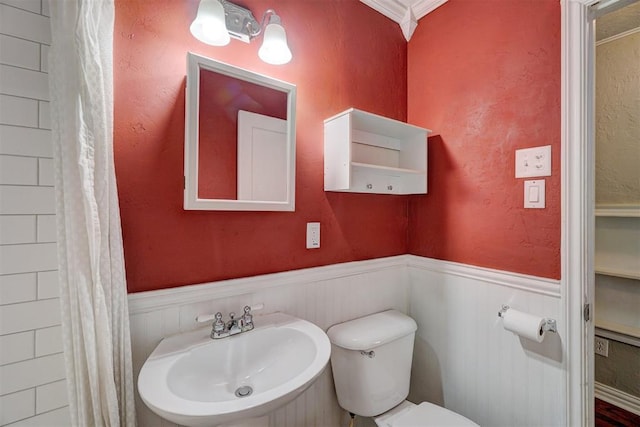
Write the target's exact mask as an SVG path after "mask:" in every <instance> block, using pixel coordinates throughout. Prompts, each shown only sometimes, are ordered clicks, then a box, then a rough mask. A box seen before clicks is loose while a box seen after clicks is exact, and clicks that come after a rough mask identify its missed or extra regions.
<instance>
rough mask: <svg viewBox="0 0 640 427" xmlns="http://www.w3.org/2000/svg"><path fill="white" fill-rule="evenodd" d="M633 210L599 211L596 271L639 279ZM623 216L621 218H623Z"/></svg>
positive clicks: (638, 227) (639, 243) (639, 232)
mask: <svg viewBox="0 0 640 427" xmlns="http://www.w3.org/2000/svg"><path fill="white" fill-rule="evenodd" d="M635 211H636V210H635V209H633V208H628V207H626V208H624V209H618V208H616V209H615V210H611V209H609V208H608V209H607V210H601V211H600V213H603V212H607V215H599V216H596V221H595V253H594V261H595V268H594V270H595V272H596V273H597V274H604V275H606V276H616V277H624V278H627V279H636V280H640V217H637V216H635ZM623 214H624V215H623Z"/></svg>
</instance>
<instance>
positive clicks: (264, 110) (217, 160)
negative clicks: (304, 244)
mask: <svg viewBox="0 0 640 427" xmlns="http://www.w3.org/2000/svg"><path fill="white" fill-rule="evenodd" d="M295 106H296V87H295V85H293V84H290V83H287V82H284V81H281V80H277V79H274V78H271V77H268V76H265V75H262V74H258V73H254V72H252V71H248V70H245V69H242V68H238V67H235V66H232V65H229V64H225V63H223V62H219V61H216V60H213V59H210V58H206V57H204V56H200V55H196V54H194V53H191V52H189V53H187V87H186V108H185V144H184V179H185V183H184V209H186V210H228V211H294V210H295V157H296V155H295V135H296V129H295V128H296V111H295Z"/></svg>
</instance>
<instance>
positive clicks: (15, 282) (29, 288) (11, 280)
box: [0, 273, 37, 305]
mask: <svg viewBox="0 0 640 427" xmlns="http://www.w3.org/2000/svg"><path fill="white" fill-rule="evenodd" d="M36 277H37V276H36V273H24V274H9V275H5V276H0V305H5V304H16V303H20V302H27V301H34V300H35V299H36Z"/></svg>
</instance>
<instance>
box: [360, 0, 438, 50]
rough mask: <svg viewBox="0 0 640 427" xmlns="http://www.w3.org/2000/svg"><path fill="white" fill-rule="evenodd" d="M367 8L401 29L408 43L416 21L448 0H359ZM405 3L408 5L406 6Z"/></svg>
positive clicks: (416, 23)
mask: <svg viewBox="0 0 640 427" xmlns="http://www.w3.org/2000/svg"><path fill="white" fill-rule="evenodd" d="M360 1H361V2H362V3H364V4H366V5H367V6H369V7H371V8H373V9H375V10H377V11H378V12H380V13H381V14H383V15H384V16H386V17H387V18H389V19H391V20H392V21H395V22H397V23H398V24H400V26H401V27H402V32H403V34H404V36H405V38H406V39H407V41H409V40H410V39H411V35H412V34H413V31H414V30H415V28H416V26H417V25H418V20H419V19H420V18H422V17H423V16H425V15H426V14H428V13H429V12H431V11H433V10H435V9H436V8H438V7H439V6H442V5H443V4H444V3H446V2H447V1H448V0H404V1H400V0H360ZM405 3H409V4H408V5H407V4H405Z"/></svg>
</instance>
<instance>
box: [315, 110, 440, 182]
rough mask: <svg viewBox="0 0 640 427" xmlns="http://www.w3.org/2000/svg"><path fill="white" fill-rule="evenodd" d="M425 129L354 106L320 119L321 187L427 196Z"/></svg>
mask: <svg viewBox="0 0 640 427" xmlns="http://www.w3.org/2000/svg"><path fill="white" fill-rule="evenodd" d="M429 132H430V131H429V130H428V129H424V128H420V127H418V126H413V125H410V124H407V123H404V122H400V121H398V120H393V119H389V118H387V117H382V116H378V115H376V114H371V113H367V112H365V111H360V110H356V109H354V108H351V109H349V110H346V111H343V112H342V113H340V114H338V115H336V116H333V117H331V118H329V119H327V120H325V122H324V166H325V167H324V189H325V191H344V192H354V193H377V194H426V192H427V136H428V134H429Z"/></svg>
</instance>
